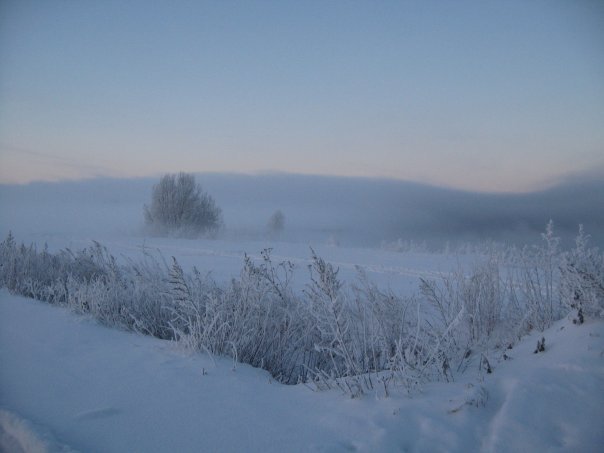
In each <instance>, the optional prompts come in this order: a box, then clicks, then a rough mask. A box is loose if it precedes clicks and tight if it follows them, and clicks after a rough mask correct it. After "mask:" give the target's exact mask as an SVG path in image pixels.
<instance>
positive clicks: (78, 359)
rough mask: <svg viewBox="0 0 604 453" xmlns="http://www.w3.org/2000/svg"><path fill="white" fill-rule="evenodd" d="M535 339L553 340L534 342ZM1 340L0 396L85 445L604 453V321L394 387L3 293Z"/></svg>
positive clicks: (112, 448) (558, 330) (53, 446)
mask: <svg viewBox="0 0 604 453" xmlns="http://www.w3.org/2000/svg"><path fill="white" fill-rule="evenodd" d="M541 337H544V338H545V352H541V353H538V354H534V353H533V351H534V349H535V344H536V342H537V340H539V339H540V338H541ZM0 345H1V347H0V363H2V364H3V366H2V367H1V368H0V406H1V407H3V408H5V409H6V410H8V411H10V412H11V413H18V414H20V415H22V416H23V417H24V418H25V419H27V420H31V421H34V422H35V423H36V426H38V425H37V424H39V425H40V426H45V427H48V429H49V430H50V431H52V433H53V436H54V437H55V438H57V439H61V440H62V441H63V442H64V443H66V444H68V445H69V446H70V447H71V448H73V449H77V450H80V451H104V452H121V451H150V452H151V451H158V452H162V451H183V452H187V451H191V452H192V451H202V450H203V451H244V450H245V451H443V452H445V451H449V452H455V451H459V452H461V451H464V452H466V451H485V452H507V451H509V452H513V451H514V452H515V451H561V452H576V451H581V452H591V451H593V452H597V451H601V450H600V448H601V445H603V444H604V430H602V422H601V421H602V416H603V415H604V414H603V409H602V408H604V323H603V322H602V321H590V320H588V321H587V322H586V323H585V324H584V325H581V326H576V325H573V324H572V322H571V321H570V320H567V319H565V320H562V321H559V322H557V323H556V324H554V326H553V327H552V328H550V329H548V330H546V331H545V332H543V333H535V334H533V335H531V336H528V337H527V338H525V339H524V340H523V341H522V342H521V343H519V344H518V345H516V346H515V347H514V349H512V350H509V351H508V352H507V354H506V355H507V356H508V357H509V358H508V360H503V359H501V360H500V361H499V362H496V363H493V364H492V365H493V368H494V371H493V373H492V374H484V373H480V374H477V373H474V372H468V373H467V374H466V380H465V381H463V382H462V381H459V382H455V383H434V384H428V385H426V386H425V388H424V389H423V391H422V393H420V394H418V395H415V396H413V397H407V396H404V395H403V394H397V395H393V396H391V397H390V398H386V399H376V398H374V397H372V396H371V395H366V396H365V397H363V398H360V399H354V400H351V399H349V398H347V397H345V396H342V395H341V394H340V392H338V391H327V392H320V393H317V392H312V391H311V390H309V388H307V387H305V386H304V385H298V386H284V385H280V384H278V383H276V382H275V381H274V380H273V379H271V377H270V376H269V375H268V373H266V372H264V371H261V370H258V369H255V368H252V367H250V366H247V365H242V364H236V365H235V364H234V363H233V361H232V360H229V359H224V358H215V359H214V360H212V359H210V358H209V357H207V356H205V355H199V354H192V355H190V354H184V353H183V352H182V351H181V350H179V349H176V348H175V345H174V343H172V342H168V341H162V340H158V339H154V338H150V337H144V336H141V335H137V334H131V333H125V332H121V331H118V330H114V329H109V328H105V327H101V326H99V325H98V324H97V323H96V322H94V321H92V320H88V319H86V318H83V317H80V316H77V315H74V314H73V313H70V312H69V311H68V310H66V309H63V308H57V307H52V306H49V305H47V304H43V303H40V302H36V301H32V300H28V299H24V298H21V297H16V296H11V295H9V294H8V293H7V292H6V291H2V292H1V293H0ZM7 414H8V413H7V412H2V417H1V418H2V420H3V423H2V426H3V429H4V432H6V431H7V428H6V426H8V427H9V429H12V431H11V432H12V433H13V437H18V438H19V439H21V442H22V444H21V445H24V446H26V447H27V448H24V450H23V451H67V450H65V449H64V447H62V445H60V444H57V443H48V442H46V441H45V440H42V441H36V440H35V439H36V438H35V437H28V436H27V435H26V434H23V435H21V437H19V435H17V436H15V434H14V433H19V432H21V433H25V432H34V433H37V432H38V431H37V430H36V429H33V430H31V429H30V430H29V431H28V430H21V431H19V430H18V429H17V427H19V426H21V427H27V426H28V424H26V423H21V422H17V421H15V420H16V419H15V418H12V416H10V415H7ZM7 420H8V422H7ZM7 423H8V424H7ZM11 426H12V427H13V428H10V427H11ZM29 426H31V425H29ZM3 438H4V437H3ZM28 439H29V440H28ZM43 439H46V438H43ZM27 442H30V443H27ZM44 442H46V444H45V443H44ZM37 446H41V447H40V448H42V449H41V450H35V448H38V447H37ZM44 448H46V450H44ZM60 448H63V450H61V449H60ZM5 449H6V448H5ZM9 451H12V450H9Z"/></svg>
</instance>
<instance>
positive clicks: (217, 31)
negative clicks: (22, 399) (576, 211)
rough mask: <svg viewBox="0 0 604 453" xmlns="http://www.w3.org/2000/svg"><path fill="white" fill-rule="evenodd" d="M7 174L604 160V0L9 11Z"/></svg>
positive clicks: (463, 176) (508, 170) (402, 172)
mask: <svg viewBox="0 0 604 453" xmlns="http://www.w3.org/2000/svg"><path fill="white" fill-rule="evenodd" d="M0 61H1V62H2V63H1V64H0V182H26V181H31V180H58V179H74V178H87V177H92V176H123V177H130V176H145V175H155V174H160V173H163V172H168V171H169V172H173V171H179V170H185V171H196V172H197V171H200V172H204V171H212V172H261V171H285V172H294V173H311V174H327V175H356V176H372V177H374V176H377V177H389V178H396V179H406V180H414V181H420V182H426V183H431V184H437V185H444V186H450V187H458V188H465V189H473V190H489V191H523V190H528V189H534V188H538V187H542V186H543V185H545V184H548V183H551V182H553V181H556V180H557V179H558V178H561V177H564V176H565V175H566V174H569V173H576V172H581V171H583V170H586V169H590V168H594V167H596V168H599V169H601V168H604V167H603V165H604V2H602V1H580V0H577V1H570V0H569V1H555V0H549V1H529V0H526V1H499V2H489V1H475V2H469V1H463V2H462V1H442V2H431V1H417V2H404V1H397V2H394V1H393V2H377V1H376V2H353V1H347V2H337V1H321V2H319V1H317V2H314V1H291V2H288V1H280V2H269V1H259V2H254V1H241V2H234V1H216V2H202V1H191V2H185V1H165V2H149V1H124V0H122V1H98V2H80V1H48V0H46V1H11V0H3V1H2V2H1V3H0Z"/></svg>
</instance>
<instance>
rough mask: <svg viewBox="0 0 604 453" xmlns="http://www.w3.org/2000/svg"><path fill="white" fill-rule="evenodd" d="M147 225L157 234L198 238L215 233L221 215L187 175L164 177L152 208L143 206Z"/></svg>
mask: <svg viewBox="0 0 604 453" xmlns="http://www.w3.org/2000/svg"><path fill="white" fill-rule="evenodd" d="M144 214H145V223H146V224H147V226H148V227H149V228H150V229H151V231H152V232H154V233H157V234H162V235H163V234H175V235H178V236H186V237H195V236H199V235H200V234H204V233H213V232H216V231H217V230H218V229H219V228H220V227H221V225H222V211H221V209H220V208H219V207H218V206H216V203H215V202H214V199H213V198H212V197H211V196H210V195H209V194H208V193H206V192H204V191H202V190H201V186H200V185H199V184H197V183H196V182H195V177H194V176H193V175H192V174H188V173H179V174H178V175H171V174H168V175H164V176H163V177H162V178H161V179H160V181H159V183H158V184H156V185H155V186H153V191H152V193H151V205H150V206H147V205H145V206H144Z"/></svg>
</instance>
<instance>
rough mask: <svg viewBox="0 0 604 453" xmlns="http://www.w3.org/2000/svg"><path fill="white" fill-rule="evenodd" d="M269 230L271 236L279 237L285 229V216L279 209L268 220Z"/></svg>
mask: <svg viewBox="0 0 604 453" xmlns="http://www.w3.org/2000/svg"><path fill="white" fill-rule="evenodd" d="M267 226H268V230H269V233H270V234H271V236H273V237H278V236H279V235H280V234H281V233H282V232H283V230H284V229H285V215H284V214H283V212H281V210H280V209H277V210H276V211H275V212H274V213H273V215H271V216H270V217H269V219H268V225H267Z"/></svg>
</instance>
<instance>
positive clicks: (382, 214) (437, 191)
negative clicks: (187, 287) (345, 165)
mask: <svg viewBox="0 0 604 453" xmlns="http://www.w3.org/2000/svg"><path fill="white" fill-rule="evenodd" d="M157 181H158V178H139V179H92V180H83V181H70V182H57V183H45V182H38V183H30V184H25V185H1V186H0V210H1V214H2V215H1V216H0V233H2V234H3V235H6V233H7V232H8V231H9V230H11V229H12V230H13V231H14V232H18V233H19V234H20V235H27V236H32V239H35V238H36V237H41V236H52V235H53V233H57V234H59V233H61V234H64V233H66V232H67V233H69V232H71V233H73V234H76V235H78V236H82V235H92V236H94V235H95V234H99V235H102V236H108V235H109V236H110V235H116V234H118V235H124V234H126V235H135V236H139V235H142V234H143V233H142V227H143V205H144V204H148V203H149V201H150V195H151V188H152V187H153V185H154V184H156V183H157ZM197 181H198V182H200V183H201V185H202V187H203V189H204V190H205V191H207V192H208V193H209V194H210V195H212V196H213V197H214V199H215V200H216V202H217V204H218V206H220V207H221V208H222V210H223V216H224V222H225V226H226V228H225V229H224V230H223V231H222V232H221V233H220V234H219V237H221V238H224V239H229V238H230V239H262V238H264V236H265V235H266V225H267V221H268V219H269V217H270V216H271V214H272V213H273V212H275V210H277V209H280V210H282V211H283V213H284V214H285V229H284V231H283V234H282V235H281V237H280V239H281V240H283V241H293V242H315V243H325V242H326V241H337V242H338V243H340V244H342V245H347V246H363V247H379V246H381V245H382V243H383V242H393V241H397V240H401V241H414V242H417V243H423V242H425V243H426V245H427V247H428V248H433V249H434V248H442V247H443V246H444V245H445V244H446V243H447V242H450V243H452V244H458V243H462V242H481V241H489V240H493V241H502V242H503V241H505V242H509V243H513V244H525V243H533V242H535V241H536V240H538V239H539V234H540V233H541V232H542V231H543V229H544V227H545V225H546V223H547V222H548V221H549V220H550V219H552V220H553V221H554V224H555V227H556V233H557V234H558V235H560V236H561V237H562V239H563V240H564V241H569V240H570V239H572V238H573V237H574V236H575V235H576V233H577V231H578V225H579V224H583V225H584V227H585V231H586V232H587V233H588V234H590V235H591V238H592V244H595V245H600V246H601V245H602V244H604V209H603V206H604V179H602V178H600V177H598V175H588V174H586V175H582V176H580V177H575V178H572V179H569V180H566V181H562V182H560V183H558V184H556V185H554V186H553V187H551V188H548V189H545V190H542V191H537V192H531V193H521V194H495V193H478V192H468V191H461V190H452V189H446V188H439V187H434V186H428V185H422V184H418V183H411V182H402V181H395V180H385V179H371V178H346V177H327V176H304V175H291V174H264V175H253V176H252V175H242V174H216V173H208V174H198V175H197Z"/></svg>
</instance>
